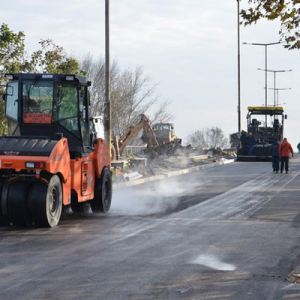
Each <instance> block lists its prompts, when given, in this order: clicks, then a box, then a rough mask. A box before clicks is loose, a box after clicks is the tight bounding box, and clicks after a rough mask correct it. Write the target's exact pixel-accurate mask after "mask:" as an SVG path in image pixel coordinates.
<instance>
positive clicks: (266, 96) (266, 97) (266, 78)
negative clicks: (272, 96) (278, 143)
mask: <svg viewBox="0 0 300 300" xmlns="http://www.w3.org/2000/svg"><path fill="white" fill-rule="evenodd" d="M243 44H244V45H253V46H264V47H265V106H268V72H267V70H268V46H272V45H277V44H280V42H276V43H267V44H261V43H246V42H244V43H243ZM266 127H267V116H266Z"/></svg>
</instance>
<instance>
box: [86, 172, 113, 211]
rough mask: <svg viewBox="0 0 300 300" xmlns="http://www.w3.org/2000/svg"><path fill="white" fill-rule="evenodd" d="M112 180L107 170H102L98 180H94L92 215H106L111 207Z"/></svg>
mask: <svg viewBox="0 0 300 300" xmlns="http://www.w3.org/2000/svg"><path fill="white" fill-rule="evenodd" d="M111 199H112V179H111V173H110V171H109V169H108V168H104V169H103V171H102V174H101V177H100V179H98V178H96V182H95V195H94V199H93V200H92V201H91V208H92V211H93V213H107V212H108V211H109V209H110V206H111Z"/></svg>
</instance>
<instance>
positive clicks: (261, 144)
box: [237, 106, 287, 161]
mask: <svg viewBox="0 0 300 300" xmlns="http://www.w3.org/2000/svg"><path fill="white" fill-rule="evenodd" d="M285 119H287V115H285V114H284V110H283V107H281V106H249V107H248V113H247V132H248V133H249V132H251V133H252V135H253V137H254V140H255V144H254V148H253V153H252V155H249V154H248V152H247V153H246V154H245V153H243V152H242V149H241V148H239V149H238V151H237V160H239V161H251V160H252V161H265V160H267V161H270V160H272V156H271V144H272V143H273V142H274V141H275V139H278V141H279V142H281V141H282V139H283V132H284V120H285ZM268 120H269V122H268Z"/></svg>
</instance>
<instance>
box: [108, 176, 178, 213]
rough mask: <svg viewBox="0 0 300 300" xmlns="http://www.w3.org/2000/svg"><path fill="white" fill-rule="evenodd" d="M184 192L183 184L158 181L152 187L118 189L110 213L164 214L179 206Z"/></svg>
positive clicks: (114, 194) (114, 193)
mask: <svg viewBox="0 0 300 300" xmlns="http://www.w3.org/2000/svg"><path fill="white" fill-rule="evenodd" d="M183 191H184V189H183V183H182V182H180V183H179V182H175V181H172V182H170V181H168V182H166V181H158V182H156V183H153V184H152V185H151V186H149V187H148V186H147V187H145V186H136V187H126V188H120V189H116V190H114V192H113V199H112V205H111V210H110V213H113V214H120V215H137V216H138V215H143V216H145V215H152V214H160V213H164V212H165V211H166V210H167V209H170V208H174V207H176V205H177V204H178V201H179V200H178V196H179V195H180V194H181V193H182V192H183Z"/></svg>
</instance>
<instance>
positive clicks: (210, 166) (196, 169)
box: [113, 159, 235, 189]
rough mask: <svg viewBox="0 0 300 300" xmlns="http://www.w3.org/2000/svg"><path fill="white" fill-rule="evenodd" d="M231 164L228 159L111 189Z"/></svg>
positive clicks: (115, 186) (119, 184) (117, 185)
mask: <svg viewBox="0 0 300 300" xmlns="http://www.w3.org/2000/svg"><path fill="white" fill-rule="evenodd" d="M233 162H235V159H228V160H225V161H220V162H214V163H210V164H206V165H201V166H197V167H192V168H188V169H183V170H178V171H172V172H169V173H166V174H162V175H155V176H151V177H146V178H142V179H138V180H134V181H128V182H121V183H115V184H113V188H115V189H118V188H121V187H127V186H134V185H139V184H143V183H146V182H151V181H157V180H161V179H164V178H168V177H174V176H179V175H183V174H188V173H192V172H196V171H200V170H204V169H210V168H214V167H218V166H223V165H227V164H229V163H233Z"/></svg>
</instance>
